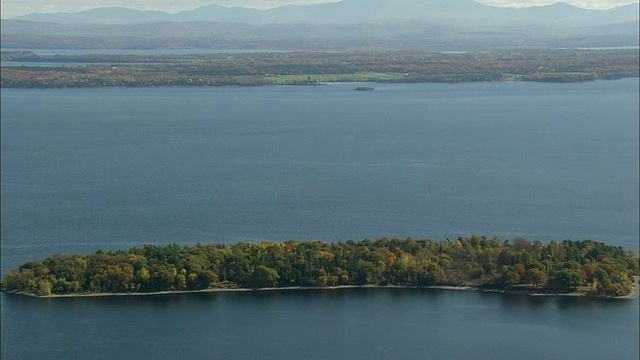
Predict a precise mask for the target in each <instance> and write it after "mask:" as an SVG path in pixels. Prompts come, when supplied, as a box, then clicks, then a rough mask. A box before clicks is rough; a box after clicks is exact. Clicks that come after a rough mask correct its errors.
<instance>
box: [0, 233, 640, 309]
mask: <svg viewBox="0 0 640 360" xmlns="http://www.w3.org/2000/svg"><path fill="white" fill-rule="evenodd" d="M637 275H639V259H638V257H637V255H636V254H635V252H634V251H633V250H627V251H625V250H623V249H622V248H621V247H618V246H612V245H607V244H605V243H602V242H598V241H593V240H584V241H572V240H564V241H562V242H560V243H557V242H555V241H551V242H550V243H548V244H543V243H541V242H540V241H534V242H530V241H528V240H526V239H522V238H515V239H514V240H513V241H509V240H505V241H500V239H499V238H498V237H497V236H496V237H493V238H492V239H487V238H486V237H484V236H479V235H473V236H469V237H467V238H458V239H456V240H454V241H451V240H449V239H445V240H442V241H439V242H437V241H432V240H428V239H423V240H414V239H412V238H407V239H406V240H399V239H391V240H389V239H386V238H383V239H379V240H375V241H371V240H362V241H359V242H355V241H352V240H349V241H346V242H338V243H333V244H329V243H324V242H319V241H304V242H299V241H295V240H289V241H286V242H262V243H247V242H240V243H237V244H234V245H202V244H198V245H195V246H184V247H181V246H179V245H177V244H175V243H174V244H171V245H168V246H155V245H145V246H144V247H141V248H132V249H130V250H127V251H115V252H103V251H97V252H95V253H93V254H90V255H86V256H84V255H53V257H51V258H47V259H46V260H44V261H43V262H36V261H29V262H27V263H25V264H23V265H22V266H20V267H19V268H18V269H15V270H12V271H11V272H10V273H8V274H7V275H6V277H5V278H4V281H3V283H2V289H3V291H5V292H8V293H16V294H26V295H33V296H52V295H63V294H74V295H91V294H103V295H104V294H128V293H129V294H144V293H154V292H166V291H174V292H179V291H198V290H200V291H203V290H207V289H210V290H213V289H257V288H295V287H302V288H328V287H335V286H402V287H431V286H454V287H458V288H463V287H473V288H475V289H486V290H493V291H496V290H498V291H514V292H521V293H530V294H567V293H572V294H581V295H592V296H607V297H609V296H612V297H613V296H627V295H629V294H630V293H631V292H632V290H633V287H634V279H633V276H637Z"/></svg>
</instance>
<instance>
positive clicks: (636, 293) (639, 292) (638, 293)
mask: <svg viewBox="0 0 640 360" xmlns="http://www.w3.org/2000/svg"><path fill="white" fill-rule="evenodd" d="M633 278H634V282H633V291H632V292H631V293H630V294H629V295H625V296H597V295H590V294H587V293H579V292H574V293H549V292H536V291H533V290H520V289H500V288H484V287H476V286H448V285H435V286H402V285H338V286H325V287H304V286H292V287H269V288H255V289H254V288H209V289H201V290H169V291H150V292H120V293H74V294H52V295H37V294H31V293H25V292H19V291H15V292H14V291H3V292H4V293H6V294H11V295H22V296H29V297H35V298H40V299H52V298H84V297H118V296H159V295H176V294H201V293H217V292H259V291H297V290H344V289H432V290H451V291H480V292H492V293H500V294H508V295H527V296H547V297H594V298H606V299H625V300H632V299H637V298H638V297H640V284H639V283H638V281H639V280H640V277H639V276H634V277H633Z"/></svg>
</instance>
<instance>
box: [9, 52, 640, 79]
mask: <svg viewBox="0 0 640 360" xmlns="http://www.w3.org/2000/svg"><path fill="white" fill-rule="evenodd" d="M2 61H3V66H2V69H1V71H2V73H1V78H0V85H1V87H2V88H65V87H71V88H91V87H110V86H121V87H122V86H124V87H147V86H225V85H234V86H260V85H317V84H322V83H328V82H379V83H382V82H390V83H412V82H415V83H428V82H438V83H459V82H478V81H537V82H578V81H592V80H610V79H620V78H625V77H638V73H639V71H640V70H639V69H640V67H639V55H638V50H637V49H609V50H579V49H556V50H553V49H552V50H541V49H534V50H504V51H490V52H489V51H487V52H460V53H444V52H429V51H358V52H266V53H209V54H186V55H185V54H161V55H125V54H85V55H36V54H34V53H32V52H29V51H3V52H2ZM12 63H14V64H20V63H31V64H34V63H43V65H46V66H11V64H12ZM44 63H48V64H44ZM74 64H76V65H74ZM77 64H82V65H77Z"/></svg>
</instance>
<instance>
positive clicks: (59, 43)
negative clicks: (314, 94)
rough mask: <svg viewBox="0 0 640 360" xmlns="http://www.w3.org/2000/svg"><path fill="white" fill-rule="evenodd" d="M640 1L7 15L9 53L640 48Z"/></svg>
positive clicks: (384, 0) (422, 2) (346, 1)
mask: <svg viewBox="0 0 640 360" xmlns="http://www.w3.org/2000/svg"><path fill="white" fill-rule="evenodd" d="M638 11H639V9H638V4H634V5H628V6H621V7H617V8H614V9H611V10H605V11H596V10H585V9H580V8H576V7H574V6H571V5H567V4H565V3H557V4H555V5H550V6H540V7H533V8H523V9H515V8H499V7H493V6H485V5H482V4H479V3H477V2H475V1H472V0H343V1H341V2H337V3H325V4H317V5H305V6H294V5H287V6H282V7H279V8H274V9H269V10H257V9H249V8H243V7H232V8H227V7H223V6H217V5H211V6H204V7H200V8H198V9H195V10H191V11H182V12H179V13H176V14H168V13H166V12H162V11H138V10H132V9H126V8H99V9H94V10H89V11H83V12H78V13H52V14H31V15H27V16H21V17H17V18H13V19H4V20H2V21H1V22H0V24H1V27H2V29H1V41H2V48H3V49H10V48H14V49H15V48H18V49H20V48H22V49H30V48H31V49H35V48H76V49H78V48H79V49H101V48H107V49H159V48H193V49H244V50H345V49H350V50H354V49H364V50H370V49H405V50H419V49H422V50H425V49H429V50H432V49H440V50H450V49H455V50H472V49H475V50H478V49H493V48H506V47H547V48H548V47H553V48H563V47H611V46H614V47H620V46H637V45H638V41H639V37H640V35H639V31H638V28H639V25H638V24H639V22H638Z"/></svg>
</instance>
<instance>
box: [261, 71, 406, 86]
mask: <svg viewBox="0 0 640 360" xmlns="http://www.w3.org/2000/svg"><path fill="white" fill-rule="evenodd" d="M404 77H405V76H404V75H401V74H387V73H375V72H362V73H354V74H333V75H326V74H305V75H279V76H271V77H268V79H269V80H272V81H273V82H274V83H275V84H299V83H315V82H318V83H322V82H351V81H353V82H376V81H396V80H402V79H403V78H404Z"/></svg>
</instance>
